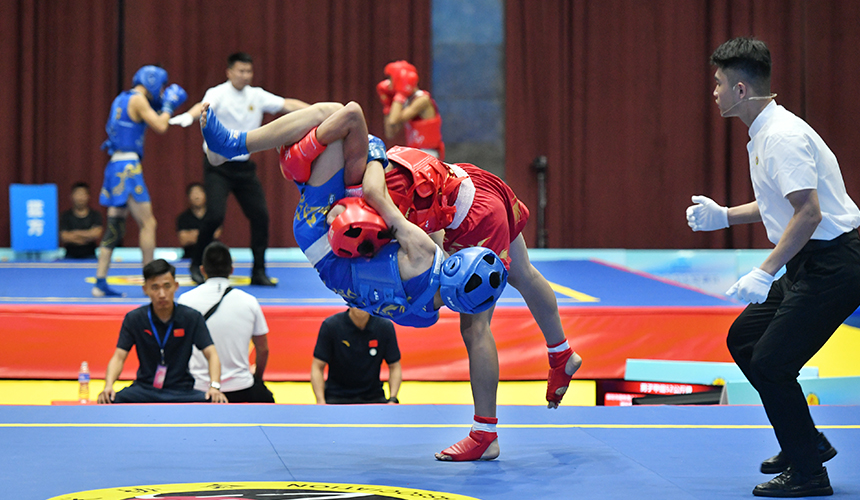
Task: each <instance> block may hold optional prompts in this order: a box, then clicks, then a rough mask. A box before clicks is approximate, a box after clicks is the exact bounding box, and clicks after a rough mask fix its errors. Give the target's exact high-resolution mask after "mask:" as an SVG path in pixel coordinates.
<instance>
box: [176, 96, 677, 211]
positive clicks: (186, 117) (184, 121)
mask: <svg viewBox="0 0 860 500" xmlns="http://www.w3.org/2000/svg"><path fill="white" fill-rule="evenodd" d="M167 123H169V124H171V125H179V126H181V127H183V128H185V127H188V126H190V125H191V124H192V123H194V117H192V116H191V115H190V114H189V113H182V114H181V115H176V116H174V117H173V118H171V119H170V120H167ZM688 213H689V212H688Z"/></svg>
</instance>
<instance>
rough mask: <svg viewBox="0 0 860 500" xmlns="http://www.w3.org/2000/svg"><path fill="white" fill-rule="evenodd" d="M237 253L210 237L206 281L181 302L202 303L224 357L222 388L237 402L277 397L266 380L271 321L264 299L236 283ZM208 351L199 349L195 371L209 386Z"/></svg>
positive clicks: (194, 357) (192, 363)
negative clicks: (234, 255) (232, 276)
mask: <svg viewBox="0 0 860 500" xmlns="http://www.w3.org/2000/svg"><path fill="white" fill-rule="evenodd" d="M232 272H233V259H232V257H231V256H230V249H229V248H227V246H226V245H224V244H223V243H221V242H218V241H214V242H212V243H210V244H209V245H208V246H207V247H206V250H205V251H204V252H203V274H204V276H205V277H206V282H205V283H203V284H202V285H200V286H198V287H197V288H194V289H192V290H189V291H187V292H185V293H183V294H182V295H181V296H180V297H179V301H178V302H179V303H180V304H184V305H186V306H188V307H191V308H193V309H196V310H197V311H199V312H200V314H202V315H203V316H204V318H205V319H206V326H207V327H208V328H209V335H210V336H211V337H212V342H213V343H214V344H215V349H216V350H217V351H218V357H219V359H220V360H221V386H220V390H221V392H222V393H223V394H224V395H225V396H227V400H228V401H229V402H231V403H274V402H275V399H274V397H273V396H272V393H271V392H270V391H269V389H268V388H267V387H266V385H265V384H264V383H263V373H264V372H265V370H266V362H267V361H268V359H269V343H268V340H267V334H268V333H269V327H268V325H267V324H266V318H265V316H263V310H262V309H261V308H260V303H259V302H257V299H256V298H254V297H253V296H252V295H249V294H247V293H245V292H243V291H242V290H238V289H235V288H231V287H230V274H231V273H232ZM251 343H253V344H254V351H255V353H256V358H255V366H256V368H255V370H254V372H253V373H252V372H251V367H250V365H249V352H248V351H249V349H250V344H251ZM207 366H208V365H207V364H206V358H204V357H203V353H202V352H200V351H199V350H197V349H196V348H195V349H194V352H193V353H192V355H191V361H190V362H189V363H188V368H189V371H190V372H191V375H192V376H193V377H194V387H195V389H196V388H198V387H204V388H208V387H209V386H210V384H209V371H208V368H207Z"/></svg>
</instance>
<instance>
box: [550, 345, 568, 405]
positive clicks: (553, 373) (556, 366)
mask: <svg viewBox="0 0 860 500" xmlns="http://www.w3.org/2000/svg"><path fill="white" fill-rule="evenodd" d="M565 342H567V341H565ZM571 356H573V349H571V348H570V347H568V348H567V349H565V350H563V351H560V352H550V353H549V374H548V375H547V378H546V400H547V402H548V403H555V405H556V406H558V403H561V398H563V397H564V393H565V392H567V388H568V386H570V378H571V377H572V376H573V375H568V374H567V373H565V371H564V369H565V367H566V366H567V360H568V359H570V357H571Z"/></svg>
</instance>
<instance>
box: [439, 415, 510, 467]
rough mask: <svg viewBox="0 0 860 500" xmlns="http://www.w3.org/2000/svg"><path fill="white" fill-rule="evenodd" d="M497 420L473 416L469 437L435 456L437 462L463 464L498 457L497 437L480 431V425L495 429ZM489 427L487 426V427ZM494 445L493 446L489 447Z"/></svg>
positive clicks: (495, 434) (491, 432)
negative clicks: (473, 421) (490, 426)
mask: <svg viewBox="0 0 860 500" xmlns="http://www.w3.org/2000/svg"><path fill="white" fill-rule="evenodd" d="M498 421H499V419H498V418H491V417H479V416H477V415H475V424H473V425H472V430H471V431H470V432H469V435H468V436H466V437H465V438H463V439H461V440H460V441H458V442H457V443H455V444H453V445H451V446H449V447H448V448H445V449H444V450H442V452H441V453H438V454H437V455H436V459H437V460H442V461H454V462H465V461H471V460H493V459H495V458H497V457H498V456H499V445H498V439H499V436H498V434H497V433H496V432H495V430H493V431H485V430H480V429H478V427H480V426H481V424H491V425H492V429H495V428H496V427H495V425H496V423H498ZM488 427H489V426H488ZM491 445H494V446H491Z"/></svg>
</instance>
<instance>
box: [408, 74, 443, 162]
mask: <svg viewBox="0 0 860 500" xmlns="http://www.w3.org/2000/svg"><path fill="white" fill-rule="evenodd" d="M422 92H423V91H422ZM425 95H427V97H430V94H429V93H426V92H425ZM430 102H432V103H433V109H434V110H436V116H434V117H433V118H427V119H424V118H421V117H415V118H413V119H412V120H410V121H408V122H406V123H405V127H406V145H407V146H409V147H410V148H416V149H435V150H437V151H439V159H441V160H444V159H445V153H444V151H445V143H444V142H442V116H441V115H440V114H439V107H438V106H437V105H436V101H435V100H433V98H432V97H431V98H430Z"/></svg>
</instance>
